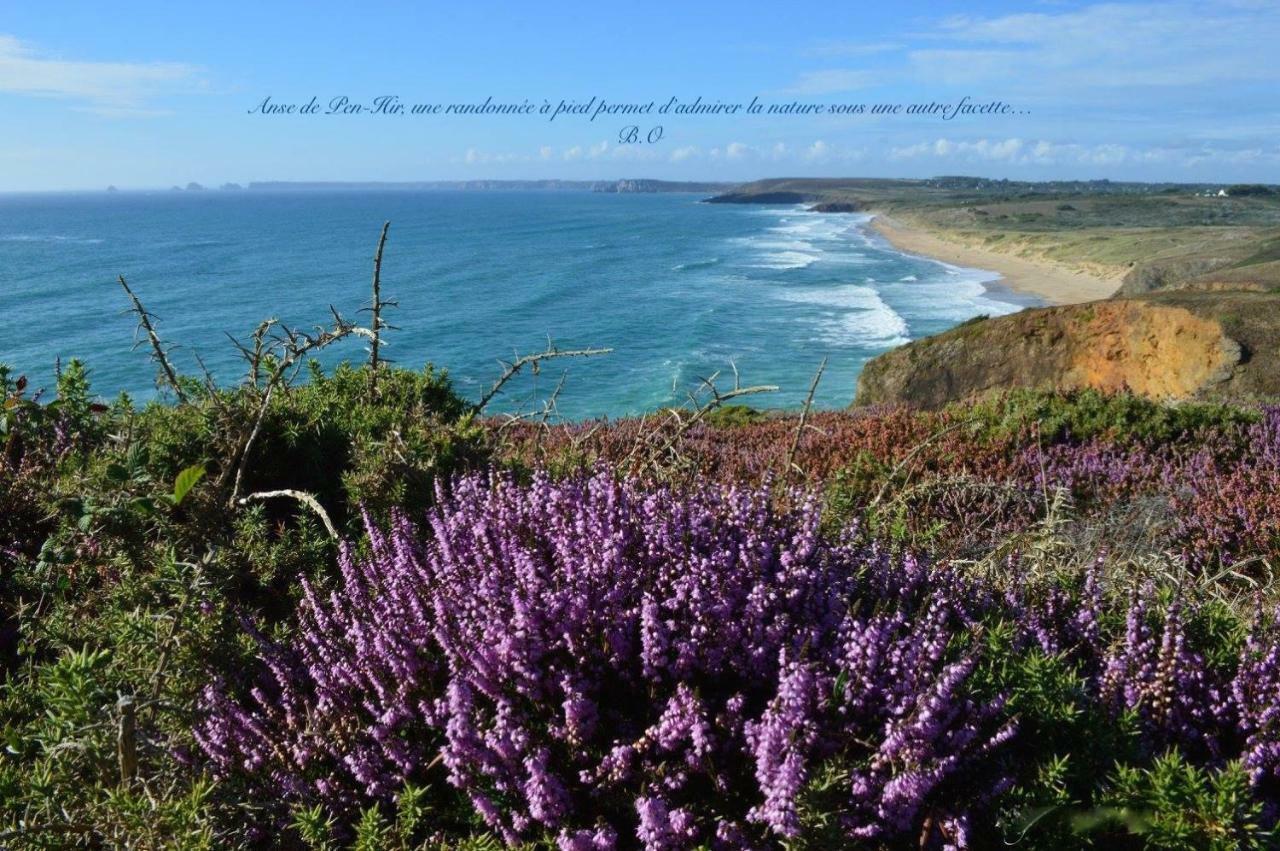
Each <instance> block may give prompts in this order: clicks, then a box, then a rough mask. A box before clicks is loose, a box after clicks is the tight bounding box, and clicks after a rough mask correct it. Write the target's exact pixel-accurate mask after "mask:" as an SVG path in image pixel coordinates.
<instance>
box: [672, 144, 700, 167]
mask: <svg viewBox="0 0 1280 851" xmlns="http://www.w3.org/2000/svg"><path fill="white" fill-rule="evenodd" d="M697 155H698V149H697V148H696V147H694V146H693V145H685V146H684V147H682V148H676V149H675V150H674V151H672V152H671V155H670V157H668V159H670V160H671V161H672V162H673V163H682V162H684V161H685V160H690V159H693V158H694V157H696V156H697Z"/></svg>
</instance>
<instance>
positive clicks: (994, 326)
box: [856, 292, 1280, 408]
mask: <svg viewBox="0 0 1280 851" xmlns="http://www.w3.org/2000/svg"><path fill="white" fill-rule="evenodd" d="M1278 350H1280V296H1277V295H1274V294H1260V293H1230V294H1221V295H1220V294H1216V293H1203V292H1202V293H1180V294H1169V295H1168V296H1167V297H1166V296H1160V297H1151V298H1139V299H1113V300H1107V301H1097V302H1090V303H1087V304H1077V305H1067V306H1060V307H1048V308H1040V309H1034V310H1025V311H1022V312H1021V313H1016V314H1012V315H1009V316H1002V317H998V318H995V319H980V320H973V321H970V322H967V323H965V324H963V325H961V326H959V327H957V328H953V329H952V330H950V331H947V332H945V333H942V334H939V335H937V336H934V337H928V338H925V339H922V340H917V341H916V342H914V343H910V344H908V345H906V346H902V347H900V348H898V349H894V350H893V351H890V352H887V353H885V354H883V355H881V356H880V357H878V358H875V359H873V360H872V361H870V362H869V363H868V364H867V365H866V367H865V368H864V369H863V372H862V375H861V376H860V378H859V380H858V395H857V400H856V403H857V404H894V403H903V404H910V405H915V406H918V407H924V408H935V407H940V406H942V405H945V404H948V403H949V402H953V401H957V400H960V399H964V398H966V397H969V396H973V395H977V394H982V393H986V392H990V391H999V390H1008V389H1014V388H1029V389H1044V390H1050V389H1052V390H1064V391H1066V390H1078V389H1085V388H1093V389H1097V390H1102V391H1106V392H1119V391H1126V390H1127V391H1130V392H1133V393H1137V394H1139V395H1143V396H1147V397H1150V398H1154V399H1160V400H1181V399H1199V398H1206V399H1207V398H1213V399H1232V398H1235V399H1246V398H1266V397H1272V396H1280V370H1277V369H1275V366H1276V364H1277V358H1278V357H1280V354H1278Z"/></svg>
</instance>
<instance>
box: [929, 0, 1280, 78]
mask: <svg viewBox="0 0 1280 851" xmlns="http://www.w3.org/2000/svg"><path fill="white" fill-rule="evenodd" d="M926 37H936V38H945V39H946V41H947V44H948V46H947V47H946V48H927V49H920V50H914V51H912V52H910V53H909V58H910V60H911V62H912V64H913V65H914V67H915V68H916V70H917V72H918V73H919V74H920V75H921V76H922V77H924V78H926V79H930V80H933V81H935V82H943V83H948V84H954V85H968V84H977V83H984V82H985V83H993V84H994V83H998V84H1000V85H1001V86H1002V88H1005V89H1006V90H1007V89H1008V88H1009V87H1010V86H1017V87H1020V88H1022V89H1024V90H1029V91H1030V90H1035V91H1045V90H1052V89H1054V88H1057V87H1061V88H1064V89H1068V90H1071V91H1076V92H1078V91H1080V90H1083V89H1115V88H1148V87H1176V86H1213V85H1218V84H1224V83H1237V82H1250V81H1252V82H1262V81H1275V80H1280V63H1275V62H1272V61H1268V58H1269V57H1270V56H1271V55H1272V53H1273V51H1274V47H1275V44H1276V43H1277V41H1278V40H1280V6H1277V5H1276V4H1274V3H1271V4H1267V5H1258V4H1252V3H1247V4H1241V3H1238V2H1230V0H1205V2H1198V3H1191V2H1182V0H1170V2H1148V3H1098V4H1094V5H1089V6H1084V7H1080V8H1076V9H1069V10H1065V11H1061V12H1029V13H1019V14H1012V15H1004V16H997V17H987V18H984V17H976V16H969V15H958V16H954V17H951V18H947V19H945V20H944V21H942V22H941V24H940V25H939V26H938V27H937V29H936V30H934V31H933V32H932V33H930V34H929V35H928V36H926Z"/></svg>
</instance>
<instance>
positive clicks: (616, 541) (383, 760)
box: [197, 471, 1280, 849]
mask: <svg viewBox="0 0 1280 851" xmlns="http://www.w3.org/2000/svg"><path fill="white" fill-rule="evenodd" d="M780 505H785V506H790V507H780ZM820 517H821V512H820V510H819V506H818V504H817V503H816V502H815V501H813V500H812V499H805V498H803V497H802V496H801V495H799V494H796V495H793V496H792V497H791V498H790V499H788V500H784V501H781V502H780V501H779V500H777V499H776V498H775V496H774V495H772V494H771V493H770V491H769V489H768V488H765V489H752V488H748V489H743V488H735V487H719V486H714V485H712V486H704V487H701V488H695V489H692V490H687V491H685V490H680V489H671V488H660V487H652V486H644V485H642V484H640V483H638V482H635V481H627V480H619V479H617V478H616V477H614V476H613V475H612V474H610V473H608V472H605V471H601V472H598V473H596V474H594V475H591V476H579V477H570V478H568V479H566V480H563V481H559V482H553V481H552V480H551V479H549V478H548V477H546V476H545V475H537V476H535V477H534V479H533V480H532V482H531V483H530V484H529V485H527V486H520V485H517V484H516V483H515V482H514V481H513V480H511V479H509V478H504V477H501V476H498V477H490V478H485V477H476V476H473V477H467V478H463V479H460V480H457V481H456V482H455V483H454V485H453V487H452V489H451V490H450V491H449V492H447V493H442V494H441V495H440V497H439V501H438V505H437V506H436V507H435V508H434V509H433V510H432V511H431V513H430V514H429V516H428V518H427V525H428V526H429V528H430V530H431V534H429V535H427V534H423V533H422V532H420V531H418V530H417V529H415V528H414V527H413V526H412V525H411V524H410V523H409V522H408V521H406V520H404V519H400V520H398V521H396V522H395V523H394V524H393V525H392V526H391V527H390V528H389V529H386V530H385V531H380V530H379V529H378V528H377V527H371V528H370V530H369V534H370V547H369V554H368V556H367V557H364V558H357V557H356V556H355V555H354V554H353V553H352V552H351V551H350V550H349V549H348V550H346V551H344V555H343V558H342V580H341V582H340V583H338V585H337V586H336V587H335V588H334V589H333V590H332V591H331V592H330V593H328V594H326V593H323V592H321V591H320V590H318V589H316V588H310V587H309V588H308V590H307V592H306V596H305V601H304V605H303V610H302V613H301V616H300V621H299V623H298V627H297V630H296V633H295V637H293V638H291V639H286V640H271V639H267V638H265V637H262V636H260V637H259V640H260V642H261V644H260V651H259V653H260V657H261V659H262V667H261V668H260V670H259V672H258V674H257V678H256V679H255V680H249V681H244V682H237V681H236V680H234V679H224V680H223V681H221V682H218V683H215V684H213V685H211V686H210V687H209V688H208V689H207V690H206V692H205V694H204V698H203V709H202V712H203V720H202V721H201V722H200V724H199V727H198V730H197V738H198V740H199V742H200V746H201V748H202V749H203V751H204V753H205V754H206V756H207V758H208V759H209V760H210V763H211V765H212V767H213V768H214V769H215V771H216V772H217V773H218V774H220V775H221V776H223V777H224V778H225V779H226V780H227V782H239V783H244V784H246V785H247V786H248V788H249V789H253V788H257V789H259V790H267V789H270V790H274V791H275V792H276V793H281V794H283V795H284V796H285V797H286V798H288V799H289V800H291V801H293V802H294V804H295V806H302V807H315V806H319V807H321V812H323V813H324V814H325V815H326V817H327V818H332V819H334V820H335V823H336V824H338V825H343V824H345V825H346V830H348V831H351V830H355V829H356V828H355V824H356V820H357V819H361V820H363V819H367V818H372V817H371V816H368V815H367V814H368V813H369V812H370V810H369V807H370V806H376V805H379V804H381V805H383V806H386V807H390V806H391V805H392V803H393V802H394V801H395V800H396V796H397V794H398V793H399V791H400V790H402V789H403V788H404V787H405V784H411V785H413V786H416V787H420V786H427V787H429V788H435V789H440V788H442V787H443V785H444V784H445V783H447V784H448V785H449V786H451V787H452V788H453V789H455V790H458V791H460V792H461V793H462V794H464V795H465V796H466V799H467V800H468V801H469V802H470V804H471V806H472V807H474V809H475V810H476V811H477V812H478V813H479V814H480V816H481V817H482V818H483V820H484V823H485V825H486V826H487V827H488V828H489V829H490V830H492V831H494V832H496V833H497V834H499V835H500V836H502V837H503V838H504V839H505V840H506V842H507V843H508V844H511V845H515V844H519V843H522V842H528V841H536V840H539V839H544V840H547V841H551V840H554V841H555V842H556V843H557V844H558V845H559V846H560V847H562V848H610V847H615V846H628V845H631V844H634V843H639V844H641V845H643V846H645V847H646V848H651V849H656V848H685V847H688V848H692V847H698V846H711V847H724V848H741V847H755V846H766V847H767V846H772V845H776V844H778V843H780V842H783V841H786V842H789V843H792V844H796V845H797V847H849V846H856V845H858V844H864V845H867V846H868V847H878V846H889V847H905V846H907V845H910V846H911V847H970V846H972V845H984V844H986V840H987V839H990V838H992V837H997V836H1009V837H1012V836H1014V835H1016V834H1018V833H1019V832H1022V833H1024V834H1026V835H1032V834H1033V833H1034V832H1035V831H1037V830H1043V831H1045V838H1046V841H1049V840H1052V839H1053V838H1054V837H1055V836H1056V837H1057V838H1058V839H1060V840H1062V841H1063V842H1068V840H1070V841H1076V840H1075V839H1071V837H1075V838H1076V839H1078V838H1079V837H1078V836H1077V830H1076V829H1077V828H1079V827H1080V826H1081V824H1082V823H1083V821H1085V820H1086V819H1084V817H1083V816H1081V818H1080V819H1068V820H1067V828H1065V829H1064V828H1061V827H1060V826H1058V827H1055V824H1056V822H1055V820H1053V819H1050V820H1048V821H1043V820H1041V821H1037V822H1036V823H1035V824H1033V825H1028V824H1026V823H1025V822H1026V814H1027V813H1028V812H1033V811H1035V810H1036V809H1038V808H1044V807H1048V808H1058V809H1063V810H1067V809H1078V810H1081V812H1083V813H1088V812H1095V811H1096V812H1102V813H1105V812H1106V811H1107V808H1112V809H1115V808H1116V807H1121V808H1123V807H1127V806H1130V804H1132V807H1133V808H1135V809H1137V808H1141V809H1143V814H1144V815H1143V818H1144V819H1146V821H1144V822H1143V824H1144V825H1145V824H1148V823H1149V824H1161V825H1164V826H1163V827H1161V828H1160V829H1161V830H1162V831H1165V832H1164V833H1162V834H1160V836H1164V837H1165V839H1161V840H1160V842H1163V843H1165V844H1164V845H1161V844H1157V845H1155V846H1153V847H1197V846H1196V845H1195V839H1196V837H1202V836H1207V835H1210V834H1213V835H1216V833H1215V831H1217V830H1218V829H1217V828H1216V827H1213V825H1215V824H1223V825H1229V831H1230V832H1228V833H1227V834H1226V835H1228V836H1233V837H1242V838H1243V839H1242V841H1243V840H1245V839H1247V840H1248V841H1261V840H1262V838H1263V837H1264V833H1263V831H1264V830H1265V829H1267V828H1269V827H1270V826H1271V825H1273V824H1274V822H1275V818H1276V815H1277V809H1276V807H1277V804H1280V797H1277V778H1278V777H1280V774H1278V773H1277V771H1278V769H1280V748H1277V747H1276V745H1275V742H1276V741H1277V739H1276V734H1277V732H1280V728H1278V727H1277V723H1278V722H1277V720H1276V719H1277V718H1280V688H1278V687H1280V640H1278V639H1280V633H1278V632H1277V629H1276V624H1275V622H1274V619H1272V618H1271V617H1269V616H1264V615H1262V614H1259V615H1258V616H1257V617H1256V618H1255V621H1254V623H1253V625H1252V626H1249V625H1247V624H1243V623H1241V622H1240V621H1239V619H1238V618H1237V617H1235V616H1234V615H1233V614H1232V613H1231V612H1230V610H1228V609H1226V608H1224V607H1223V606H1221V605H1220V604H1217V603H1213V602H1212V601H1202V600H1200V599H1193V598H1189V597H1187V596H1186V595H1185V594H1183V593H1180V592H1177V591H1176V590H1174V589H1170V588H1166V587H1162V586H1158V585H1153V584H1151V583H1139V584H1137V585H1135V586H1132V587H1124V586H1116V585H1115V584H1114V581H1113V580H1108V579H1107V578H1106V576H1104V573H1103V571H1102V569H1101V567H1100V566H1094V567H1092V568H1090V569H1089V570H1087V571H1085V572H1084V573H1083V574H1081V573H1067V574H1061V573H1052V572H1051V573H1047V574H1045V575H1043V576H1037V573H1038V571H1037V570H1036V565H1032V564H1025V565H1024V564H1023V563H1022V562H1021V561H1020V560H1019V559H1018V558H1016V557H1015V558H1014V560H1013V561H1012V562H1011V563H1009V564H1007V565H1005V566H1004V569H1003V570H1001V571H999V572H998V573H997V572H990V573H988V572H983V571H976V572H975V571H966V570H962V569H960V568H959V567H958V566H953V565H947V564H934V565H928V564H926V563H925V562H922V561H920V560H918V559H916V558H914V557H912V556H910V555H901V556H893V555H890V554H889V553H888V551H886V550H885V549H883V548H881V547H879V546H878V545H876V544H874V543H861V542H859V539H858V537H857V536H843V537H840V538H836V539H831V538H826V537H823V536H822V535H821V534H820V532H819V528H820ZM1171 753H1172V754H1175V755H1176V759H1179V760H1183V763H1180V764H1185V766H1188V768H1186V769H1185V770H1182V769H1179V771H1173V772H1172V773H1170V771H1169V770H1168V769H1167V766H1166V764H1165V763H1162V762H1160V759H1161V758H1162V755H1164V754H1171ZM437 755H438V756H437ZM1170 758H1175V757H1170ZM1233 765H1235V766H1236V767H1234V768H1233V767H1232V766H1233ZM1188 772H1190V773H1188ZM1242 772H1243V774H1242ZM1166 775H1168V776H1166ZM1241 776H1245V777H1247V782H1246V783H1245V784H1244V786H1241V784H1240V782H1239V779H1240V777H1241ZM1103 778H1111V779H1110V780H1108V781H1107V782H1106V783H1103V784H1100V783H1099V781H1100V780H1101V779H1103ZM1202 787H1203V788H1209V789H1212V790H1213V791H1212V792H1211V793H1210V792H1204V791H1203V788H1202ZM1241 789H1243V790H1244V791H1243V792H1242V793H1240V790H1241ZM1197 790H1200V791H1197ZM1237 793H1240V794H1237ZM1178 796H1183V797H1178ZM1171 801H1182V802H1183V803H1170V802H1171ZM1117 802H1128V803H1121V804H1118V803H1117ZM1180 808H1181V809H1180ZM1148 810H1149V811H1150V812H1147V811H1148ZM362 813H363V815H362ZM1095 814H1096V813H1095ZM383 817H385V816H383ZM280 818H282V819H283V818H284V816H283V815H281V816H280ZM1179 818H1181V819H1183V822H1185V823H1188V824H1193V827H1195V829H1194V830H1193V829H1191V828H1186V829H1184V828H1183V827H1179V824H1182V822H1178V819H1179ZM1037 825H1039V827H1037ZM1130 827H1132V825H1129V824H1127V823H1124V822H1123V820H1121V823H1120V824H1118V825H1117V824H1113V823H1111V822H1110V821H1108V820H1107V819H1102V820H1101V821H1099V823H1098V824H1097V825H1096V826H1094V827H1093V828H1090V830H1091V831H1092V833H1091V835H1097V836H1103V837H1112V838H1118V837H1120V836H1122V835H1127V834H1128V833H1129V829H1130ZM1224 829H1226V828H1224ZM1197 830H1199V831H1201V832H1199V833H1197V832H1196V831H1197ZM1055 831H1057V832H1056V833H1055ZM1179 831H1181V833H1179ZM1170 836H1174V837H1176V836H1181V837H1182V839H1181V840H1178V841H1181V842H1183V844H1182V845H1178V844H1177V843H1176V842H1174V844H1172V845H1169V844H1168V842H1173V840H1171V839H1168V837H1170ZM1166 840H1167V841H1166ZM1054 841H1057V840H1054ZM1065 847H1074V846H1070V845H1067V846H1065Z"/></svg>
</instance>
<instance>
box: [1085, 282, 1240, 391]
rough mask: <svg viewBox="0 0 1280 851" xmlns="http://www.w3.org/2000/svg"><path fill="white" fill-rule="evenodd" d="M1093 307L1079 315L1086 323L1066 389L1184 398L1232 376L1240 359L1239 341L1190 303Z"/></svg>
mask: <svg viewBox="0 0 1280 851" xmlns="http://www.w3.org/2000/svg"><path fill="white" fill-rule="evenodd" d="M1092 307H1093V310H1092V311H1089V312H1088V313H1087V314H1086V316H1085V317H1079V318H1078V319H1077V321H1079V322H1080V325H1081V326H1082V327H1079V328H1078V329H1075V331H1074V333H1073V334H1072V344H1071V345H1070V346H1069V363H1068V365H1067V368H1066V369H1065V370H1064V371H1063V374H1062V377H1061V379H1060V387H1061V389H1064V390H1067V389H1081V388H1087V387H1091V388H1095V389H1098V390H1104V391H1109V392H1119V391H1122V390H1129V391H1131V392H1133V393H1137V394H1139V395H1142V396H1149V397H1151V398H1155V399H1185V398H1189V397H1192V396H1195V395H1197V394H1198V393H1199V392H1200V391H1201V390H1202V389H1205V388H1207V387H1210V386H1212V385H1214V384H1220V383H1222V382H1223V381H1225V380H1227V379H1228V378H1230V377H1231V371H1232V368H1233V367H1234V366H1235V365H1236V364H1237V363H1238V362H1239V361H1240V345H1239V344H1238V343H1237V342H1236V341H1234V340H1232V339H1231V338H1230V337H1228V336H1227V335H1226V333H1225V332H1224V330H1223V328H1222V326H1221V325H1220V324H1219V323H1217V322H1216V321H1214V320H1212V319H1204V318H1201V317H1199V316H1196V315H1195V314H1193V313H1191V312H1190V311H1189V310H1186V309H1185V308H1181V307H1166V306H1162V305H1153V304H1147V303H1145V302H1122V301H1117V302H1109V303H1104V304H1097V305H1093V306H1092ZM1089 314H1091V315H1089Z"/></svg>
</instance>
